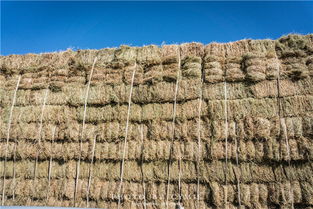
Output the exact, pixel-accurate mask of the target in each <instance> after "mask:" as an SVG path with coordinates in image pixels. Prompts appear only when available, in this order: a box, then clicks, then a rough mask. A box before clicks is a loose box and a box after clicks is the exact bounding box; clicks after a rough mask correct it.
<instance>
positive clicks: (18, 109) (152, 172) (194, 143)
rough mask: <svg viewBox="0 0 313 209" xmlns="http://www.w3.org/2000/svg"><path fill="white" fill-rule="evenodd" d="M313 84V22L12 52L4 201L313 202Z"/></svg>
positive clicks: (4, 121) (1, 123) (4, 65)
mask: <svg viewBox="0 0 313 209" xmlns="http://www.w3.org/2000/svg"><path fill="white" fill-rule="evenodd" d="M95 58H97V59H96V61H95ZM312 92H313V35H305V36H302V35H288V36H285V37H282V38H280V39H278V40H242V41H237V42H233V43H227V44H219V43H211V44H208V45H203V44H200V43H186V44H181V45H164V46H162V47H158V46H154V45H151V46H145V47H129V46H121V47H119V48H112V49H102V50H79V51H71V50H68V51H65V52H59V53H46V54H27V55H10V56H2V57H0V179H1V180H0V181H1V183H0V199H1V203H2V205H29V206H65V207H66V206H67V207H70V206H76V207H99V208H118V207H119V208H175V205H177V204H181V205H183V206H184V207H185V208H311V207H313V178H312V176H313V171H312V170H313V164H312V161H313V94H312Z"/></svg>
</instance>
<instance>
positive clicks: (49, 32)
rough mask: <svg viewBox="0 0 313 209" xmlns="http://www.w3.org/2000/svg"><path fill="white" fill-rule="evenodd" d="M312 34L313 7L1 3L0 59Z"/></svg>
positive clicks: (304, 4)
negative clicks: (127, 47)
mask: <svg viewBox="0 0 313 209" xmlns="http://www.w3.org/2000/svg"><path fill="white" fill-rule="evenodd" d="M312 32H313V2H290V1H289V2H281V1H280V2H247V1H244V2H221V1H220V2H177V1H176V2H165V1H162V2H105V1H96V2H84V1H76V2H75V1H68V2H66V1H51V2H49V1H33V2H28V1H2V2H1V54H2V55H8V54H25V53H40V52H51V51H59V50H65V49H67V48H70V47H71V48H74V49H78V48H79V49H87V48H90V49H100V48H105V47H116V46H120V45H121V44H128V45H132V46H142V45H148V44H157V45H161V44H162V43H165V44H171V43H182V42H191V41H197V42H202V43H205V44H207V43H210V42H213V41H217V42H230V41H235V40H240V39H244V38H253V39H264V38H272V39H276V38H278V37H280V36H282V35H284V34H288V33H301V34H307V33H312Z"/></svg>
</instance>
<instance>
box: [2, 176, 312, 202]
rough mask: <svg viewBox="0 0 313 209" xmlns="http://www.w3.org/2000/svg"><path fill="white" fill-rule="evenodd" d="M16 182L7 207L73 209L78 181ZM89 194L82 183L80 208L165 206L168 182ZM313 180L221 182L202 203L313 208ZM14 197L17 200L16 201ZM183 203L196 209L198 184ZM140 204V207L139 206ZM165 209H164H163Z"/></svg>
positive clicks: (174, 186) (99, 187) (206, 191)
mask: <svg viewBox="0 0 313 209" xmlns="http://www.w3.org/2000/svg"><path fill="white" fill-rule="evenodd" d="M18 180H19V179H15V183H14V182H13V180H12V179H7V185H9V186H8V188H7V190H6V196H7V201H6V204H8V205H10V204H11V205H14V204H16V202H18V203H19V205H37V204H43V203H44V205H52V206H58V205H59V206H72V205H73V194H74V188H75V179H52V180H50V181H48V180H47V179H36V180H35V181H34V180H33V179H28V180H25V181H23V182H21V181H18ZM90 183H91V187H90V190H89V192H88V190H87V187H88V180H80V181H78V189H77V196H76V204H77V206H80V207H86V204H87V196H88V200H89V201H90V204H91V205H90V206H94V207H102V205H106V207H109V206H110V204H116V202H117V200H118V197H119V195H120V197H121V199H122V200H123V204H124V206H125V208H126V205H128V204H133V206H132V207H131V208H142V206H143V204H144V202H146V203H148V205H149V203H150V204H152V203H154V204H162V203H165V200H166V188H167V183H165V182H144V183H142V182H129V181H125V182H124V184H123V188H122V191H123V192H122V193H121V194H119V193H118V186H119V183H120V182H119V181H110V182H108V181H101V180H99V179H97V178H94V179H92V181H91V182H90ZM312 185H313V180H311V181H308V182H305V181H302V182H299V181H291V182H290V181H283V182H271V183H250V184H240V185H239V190H240V192H239V190H238V185H237V184H228V185H222V184H219V183H218V182H210V183H201V184H200V187H199V191H200V193H199V198H200V199H199V200H200V203H201V204H202V205H203V206H204V208H209V207H213V208H215V207H217V208H224V207H225V206H226V204H229V207H230V208H232V207H231V206H232V205H233V206H236V207H238V206H239V205H242V206H243V208H245V207H246V208H267V207H269V208H270V206H271V205H280V206H281V207H282V208H283V207H284V206H286V208H288V207H287V206H289V207H290V206H291V204H294V205H312V204H313V199H312V196H313V189H312ZM169 191H170V193H169V194H170V195H169V201H170V202H171V203H177V202H178V198H179V193H178V191H179V190H178V183H177V182H172V183H171V184H170V190H169ZM13 197H14V199H13ZM181 200H182V203H183V204H184V205H185V206H186V207H187V208H189V207H188V206H192V205H193V206H192V207H190V208H196V207H195V206H196V204H197V183H194V182H189V183H187V182H183V183H182V184H181ZM135 203H137V204H135ZM160 208H162V207H160Z"/></svg>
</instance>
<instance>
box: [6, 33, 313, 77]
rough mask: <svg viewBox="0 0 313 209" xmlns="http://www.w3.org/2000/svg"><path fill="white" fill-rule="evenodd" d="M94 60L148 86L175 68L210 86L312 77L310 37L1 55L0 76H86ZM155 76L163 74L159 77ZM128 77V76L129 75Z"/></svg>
mask: <svg viewBox="0 0 313 209" xmlns="http://www.w3.org/2000/svg"><path fill="white" fill-rule="evenodd" d="M95 57H97V62H96V69H99V70H100V71H103V72H109V71H110V70H111V71H112V70H114V71H116V70H117V71H118V70H120V69H122V70H124V71H129V68H130V67H133V66H134V64H135V63H136V64H137V65H136V66H139V67H138V68H139V70H138V73H139V74H140V73H142V74H144V75H145V76H144V77H145V78H146V80H147V81H149V82H151V80H152V81H158V80H160V79H161V80H162V79H165V80H169V81H174V80H176V76H177V73H176V71H177V69H181V71H182V72H181V75H182V77H183V78H185V79H188V78H191V79H195V78H198V79H200V78H203V79H204V81H205V82H209V83H217V82H222V81H224V80H226V81H230V82H233V81H243V80H249V81H260V80H265V79H276V78H277V77H278V76H279V75H280V76H286V77H288V78H290V77H291V78H294V79H301V78H304V77H307V76H312V75H313V34H310V35H305V36H302V35H288V36H285V37H282V38H280V39H278V40H269V39H267V40H242V41H237V42H232V43H226V44H220V43H211V44H208V45H203V44H201V43H185V44H181V45H163V46H161V47H158V46H156V45H149V46H144V47H129V46H124V45H123V46H121V47H119V48H106V49H101V50H78V51H72V50H67V51H63V52H57V53H43V54H26V55H9V56H1V57H0V77H1V76H2V77H8V76H11V75H14V74H26V73H38V72H41V71H45V72H47V73H48V74H49V75H51V74H53V73H54V72H55V71H56V70H66V71H68V72H70V74H71V75H73V74H74V75H78V74H82V75H84V77H88V76H87V75H88V73H89V72H90V69H91V66H92V64H93V61H94V58H95ZM178 63H180V64H181V66H178ZM111 71H110V72H111ZM160 72H162V73H163V74H162V75H160ZM126 74H127V73H126ZM128 74H130V75H129V76H131V73H128ZM125 76H126V77H127V75H125ZM126 80H127V79H126Z"/></svg>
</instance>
